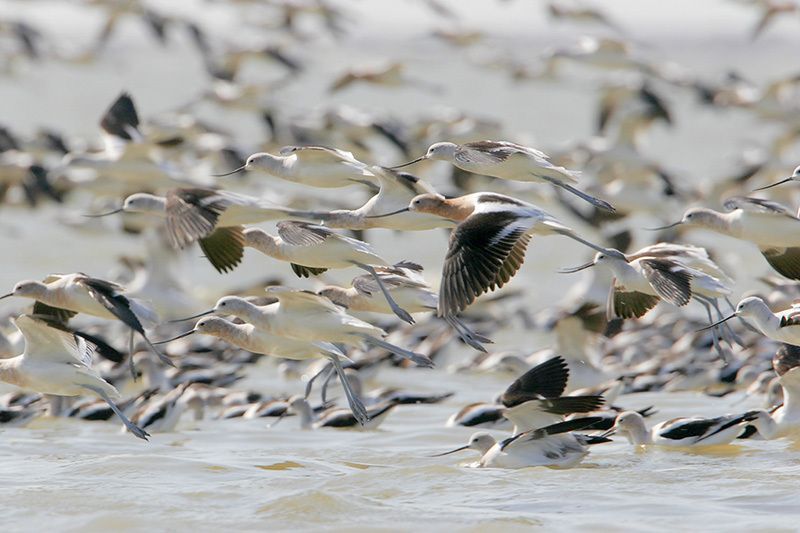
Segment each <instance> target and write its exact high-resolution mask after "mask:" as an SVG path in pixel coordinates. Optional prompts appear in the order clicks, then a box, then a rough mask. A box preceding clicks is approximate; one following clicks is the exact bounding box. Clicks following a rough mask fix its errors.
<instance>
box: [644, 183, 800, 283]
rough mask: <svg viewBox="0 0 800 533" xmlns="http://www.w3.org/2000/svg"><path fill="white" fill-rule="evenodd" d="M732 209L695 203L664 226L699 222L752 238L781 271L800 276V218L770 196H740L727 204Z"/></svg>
mask: <svg viewBox="0 0 800 533" xmlns="http://www.w3.org/2000/svg"><path fill="white" fill-rule="evenodd" d="M723 205H724V207H725V209H727V210H728V211H729V212H728V213H720V212H718V211H714V210H712V209H706V208H703V207H693V208H691V209H689V210H688V211H686V213H684V215H683V218H682V219H681V220H679V221H678V222H675V223H673V224H669V225H667V226H662V227H661V228H653V229H666V228H672V227H676V226H679V225H686V226H695V227H700V228H704V229H708V230H711V231H715V232H717V233H722V234H724V235H729V236H731V237H734V238H737V239H741V240H743V241H748V242H751V243H753V244H755V245H757V246H758V248H759V250H760V251H761V253H762V254H763V256H764V259H766V260H767V262H768V263H769V264H770V266H771V267H772V268H773V269H775V271H776V272H778V273H779V274H781V275H783V276H786V277H787V278H790V279H800V218H798V217H797V216H795V214H794V213H792V212H791V211H790V210H789V209H787V208H786V207H784V206H782V205H781V204H778V203H776V202H771V201H769V200H763V199H761V198H750V197H744V196H736V197H733V198H729V199H728V200H726V201H725V203H724V204H723Z"/></svg>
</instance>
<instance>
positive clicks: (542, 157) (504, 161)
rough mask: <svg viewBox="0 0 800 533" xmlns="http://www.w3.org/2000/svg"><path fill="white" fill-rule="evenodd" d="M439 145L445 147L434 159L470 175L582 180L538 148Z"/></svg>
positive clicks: (488, 143)
mask: <svg viewBox="0 0 800 533" xmlns="http://www.w3.org/2000/svg"><path fill="white" fill-rule="evenodd" d="M438 144H439V145H440V146H442V148H441V149H440V150H437V149H436V148H434V150H433V155H431V156H430V159H439V160H445V161H449V162H450V163H452V164H453V165H455V166H457V167H458V168H460V169H461V170H466V171H467V172H472V173H475V174H481V175H483V176H492V177H495V178H501V179H507V180H514V181H538V182H547V180H545V179H544V178H545V177H547V178H553V179H558V180H564V181H568V182H571V183H577V181H578V175H579V173H578V172H574V171H571V170H567V169H566V168H564V167H559V166H556V165H554V164H552V163H551V162H550V158H549V156H548V155H547V154H545V153H544V152H541V151H539V150H536V149H535V148H530V147H527V146H522V145H519V144H516V143H511V142H507V141H484V142H478V143H467V144H465V145H461V146H460V147H458V146H457V145H456V149H455V150H452V147H451V146H450V145H449V144H445V143H438ZM434 146H436V145H434ZM445 148H447V149H445ZM481 149H482V150H481ZM479 150H481V151H479ZM429 153H430V151H429Z"/></svg>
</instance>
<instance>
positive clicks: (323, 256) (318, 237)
mask: <svg viewBox="0 0 800 533" xmlns="http://www.w3.org/2000/svg"><path fill="white" fill-rule="evenodd" d="M288 224H298V223H291V222H290V223H288ZM308 227H309V228H315V229H318V230H319V231H318V232H317V233H316V234H315V232H314V231H313V230H311V231H308V232H307V233H308V234H310V235H311V237H312V239H313V240H310V241H307V242H289V241H287V240H286V239H284V238H283V237H282V236H280V235H278V236H273V235H269V234H268V233H266V232H265V231H263V230H261V229H259V228H248V229H246V230H245V231H244V235H245V246H247V247H250V248H254V249H256V250H258V251H259V252H261V253H263V254H265V255H268V256H270V257H273V258H275V259H278V260H281V261H287V262H289V263H295V264H298V265H302V266H307V267H314V268H348V267H352V266H353V265H354V264H355V263H363V264H365V265H386V264H387V262H386V261H385V260H384V259H383V258H381V257H380V256H379V255H378V254H377V253H376V252H375V251H374V249H373V248H372V246H370V245H369V244H368V243H366V242H363V241H359V240H357V239H353V238H350V237H346V236H344V235H338V234H336V233H333V232H331V231H330V230H328V229H327V228H323V227H321V226H308ZM322 235H324V236H322Z"/></svg>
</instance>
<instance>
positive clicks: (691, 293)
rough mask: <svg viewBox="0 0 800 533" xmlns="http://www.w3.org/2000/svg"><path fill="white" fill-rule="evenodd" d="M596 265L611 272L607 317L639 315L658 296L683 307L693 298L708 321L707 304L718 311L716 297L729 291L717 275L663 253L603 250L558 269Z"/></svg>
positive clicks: (659, 299) (650, 306)
mask: <svg viewBox="0 0 800 533" xmlns="http://www.w3.org/2000/svg"><path fill="white" fill-rule="evenodd" d="M596 265H602V266H603V267H605V268H609V269H611V271H612V272H613V273H614V276H615V277H614V280H613V281H612V284H611V292H610V293H609V299H608V309H607V311H608V316H609V318H639V317H641V316H643V315H644V314H645V313H647V312H648V311H649V310H650V309H652V308H653V307H655V306H656V304H658V302H659V301H661V300H665V301H667V302H669V303H671V304H673V305H676V306H678V307H683V306H684V305H686V304H688V303H689V301H690V300H691V299H692V298H694V299H695V300H697V301H698V302H700V303H701V304H702V305H703V306H704V307H705V308H706V311H707V312H708V317H709V321H713V318H712V316H711V306H713V307H714V308H715V309H716V310H717V312H719V307H718V306H717V303H716V300H717V298H724V297H726V296H727V295H729V294H730V293H731V289H730V288H729V287H727V286H725V285H724V284H723V283H722V282H721V281H720V280H718V279H717V278H715V277H713V276H711V275H709V274H706V273H705V272H702V271H700V270H697V269H694V268H691V267H688V266H686V265H685V264H683V263H681V262H680V261H679V260H677V259H674V258H672V257H670V256H669V255H664V254H660V255H656V256H650V255H639V254H631V255H625V254H623V253H622V252H619V251H617V250H607V251H606V252H602V253H598V254H596V255H595V257H594V259H593V260H592V261H591V262H589V263H586V264H585V265H581V266H579V267H576V268H568V269H563V270H562V272H567V273H572V272H578V271H579V270H583V269H585V268H590V267H593V266H596Z"/></svg>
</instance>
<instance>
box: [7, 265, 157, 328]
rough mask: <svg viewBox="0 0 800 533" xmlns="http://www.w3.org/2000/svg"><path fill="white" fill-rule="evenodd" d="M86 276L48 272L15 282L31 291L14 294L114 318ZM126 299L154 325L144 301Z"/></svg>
mask: <svg viewBox="0 0 800 533" xmlns="http://www.w3.org/2000/svg"><path fill="white" fill-rule="evenodd" d="M86 279H87V276H86V275H85V274H81V273H74V274H51V275H50V276H48V277H46V278H45V279H44V281H43V282H42V283H38V282H21V283H20V284H18V286H20V285H24V286H25V287H26V288H29V289H30V292H27V291H26V292H25V293H20V294H15V295H19V296H24V297H29V298H34V299H36V300H38V301H40V302H42V303H44V304H47V305H49V306H52V307H57V308H60V309H67V310H69V311H74V312H76V313H84V314H87V315H91V316H96V317H99V318H107V319H111V320H116V318H117V317H116V316H114V314H112V313H111V312H110V311H109V310H108V308H106V307H105V306H104V305H103V304H102V303H100V302H99V301H98V300H97V298H95V297H94V296H93V295H92V293H91V290H90V289H89V288H88V287H87V286H86V285H85V284H84V283H83V281H84V280H86ZM112 286H113V287H114V289H115V290H118V291H119V292H120V293H121V292H123V291H124V290H125V289H124V288H123V287H121V286H118V285H113V284H112ZM15 293H16V291H15ZM128 301H129V302H130V305H131V311H133V312H134V314H135V315H136V316H137V318H139V319H140V320H142V322H143V323H147V324H149V325H154V324H155V323H157V322H158V316H157V315H156V314H155V312H154V311H152V310H151V309H150V308H149V307H148V306H146V305H145V304H144V303H142V302H139V301H137V300H136V299H133V298H129V299H128Z"/></svg>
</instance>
